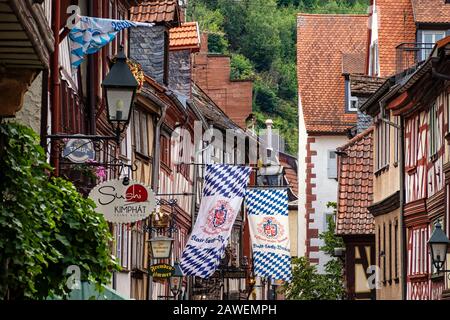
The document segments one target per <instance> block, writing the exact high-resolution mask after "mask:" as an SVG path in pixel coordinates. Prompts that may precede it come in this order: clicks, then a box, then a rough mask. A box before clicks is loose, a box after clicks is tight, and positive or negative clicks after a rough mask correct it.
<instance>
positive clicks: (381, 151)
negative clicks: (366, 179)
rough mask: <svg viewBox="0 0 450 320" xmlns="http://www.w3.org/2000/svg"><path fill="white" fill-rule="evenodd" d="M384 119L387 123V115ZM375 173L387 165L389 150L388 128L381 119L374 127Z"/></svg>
mask: <svg viewBox="0 0 450 320" xmlns="http://www.w3.org/2000/svg"><path fill="white" fill-rule="evenodd" d="M385 119H386V120H387V121H389V119H390V116H389V114H387V115H386V116H385ZM375 136H376V171H378V170H381V169H383V168H385V167H386V166H387V165H389V148H390V126H389V124H388V123H387V122H385V121H382V120H381V118H380V119H379V120H378V121H377V125H376V132H375Z"/></svg>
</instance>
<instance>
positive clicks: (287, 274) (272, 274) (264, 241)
mask: <svg viewBox="0 0 450 320" xmlns="http://www.w3.org/2000/svg"><path fill="white" fill-rule="evenodd" d="M245 201H246V205H247V213H248V223H249V226H250V237H251V241H252V251H253V268H254V273H255V275H257V276H260V277H269V278H272V279H275V280H284V281H287V282H289V281H291V279H292V271H291V270H292V269H291V254H290V241H289V217H288V195H287V190H285V189H252V190H248V191H247V196H246V199H245Z"/></svg>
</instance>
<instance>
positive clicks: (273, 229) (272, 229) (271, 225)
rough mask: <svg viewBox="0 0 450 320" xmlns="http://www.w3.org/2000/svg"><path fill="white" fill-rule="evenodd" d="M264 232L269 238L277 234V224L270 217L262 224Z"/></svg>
mask: <svg viewBox="0 0 450 320" xmlns="http://www.w3.org/2000/svg"><path fill="white" fill-rule="evenodd" d="M263 227H264V234H265V235H266V236H267V237H269V238H275V237H276V236H277V235H278V224H277V223H276V222H274V221H273V220H272V219H268V220H267V221H266V223H264V224H263Z"/></svg>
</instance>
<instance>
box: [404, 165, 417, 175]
mask: <svg viewBox="0 0 450 320" xmlns="http://www.w3.org/2000/svg"><path fill="white" fill-rule="evenodd" d="M416 172H417V167H416V166H414V167H410V168H408V169H406V173H407V174H408V175H413V174H415V173H416Z"/></svg>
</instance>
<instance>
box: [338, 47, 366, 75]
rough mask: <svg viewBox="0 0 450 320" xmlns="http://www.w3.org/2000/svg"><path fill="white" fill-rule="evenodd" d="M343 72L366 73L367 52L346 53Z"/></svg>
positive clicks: (343, 60)
mask: <svg viewBox="0 0 450 320" xmlns="http://www.w3.org/2000/svg"><path fill="white" fill-rule="evenodd" d="M342 73H346V74H365V73H366V54H365V53H364V52H361V53H345V54H343V55H342Z"/></svg>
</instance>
